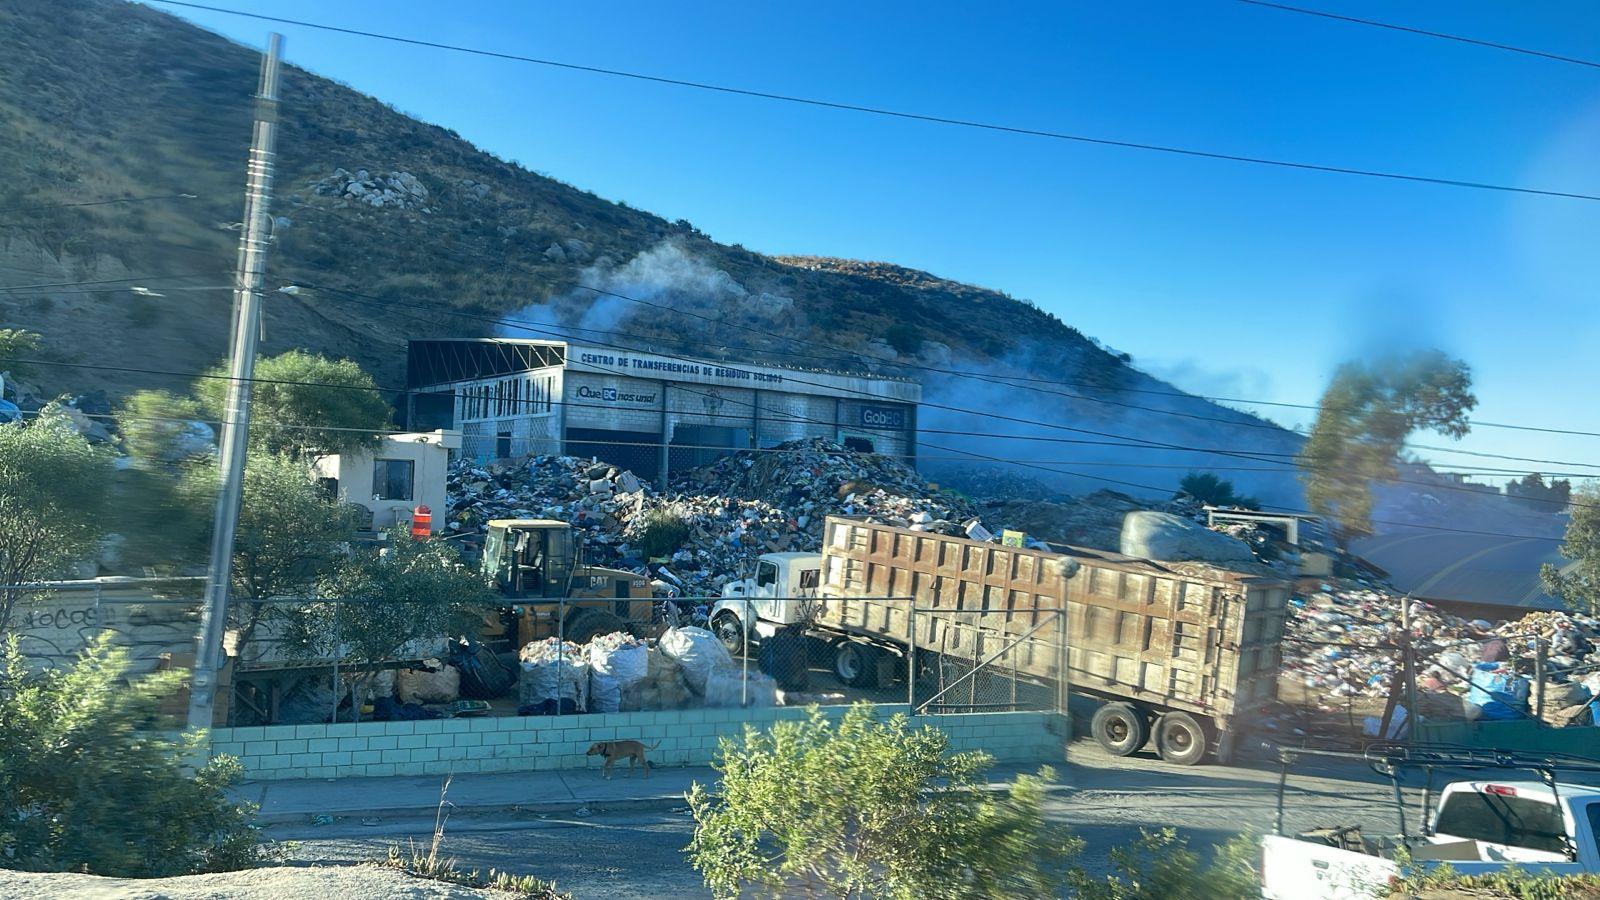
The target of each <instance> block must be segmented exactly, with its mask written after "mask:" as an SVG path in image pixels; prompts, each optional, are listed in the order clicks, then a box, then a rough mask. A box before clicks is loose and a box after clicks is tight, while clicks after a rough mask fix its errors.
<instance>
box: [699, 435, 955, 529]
mask: <svg viewBox="0 0 1600 900" xmlns="http://www.w3.org/2000/svg"><path fill="white" fill-rule="evenodd" d="M672 489H673V491H674V492H675V493H677V494H679V495H681V496H686V497H688V496H706V495H711V496H717V497H733V498H738V499H741V500H747V501H761V502H764V503H767V504H770V505H772V506H774V507H776V508H780V509H782V510H784V511H785V512H787V513H788V514H789V515H790V516H792V517H794V518H795V519H796V520H801V519H804V520H805V522H806V524H805V525H801V526H800V527H801V528H802V529H804V528H806V527H807V525H809V524H811V523H817V525H818V527H817V528H815V529H812V530H814V531H815V532H816V534H817V536H818V537H819V538H820V536H821V527H820V523H821V521H822V518H823V517H825V516H829V515H846V516H866V517H868V518H870V519H872V520H873V521H875V522H880V523H882V524H885V525H896V526H899V527H901V528H914V529H916V530H918V531H933V532H938V533H940V534H952V535H955V534H962V533H964V532H963V529H964V527H965V524H966V523H967V522H969V521H971V520H972V519H973V518H974V517H975V516H977V512H978V511H977V508H976V506H974V505H973V504H972V503H971V502H970V501H968V500H966V499H964V498H962V497H959V496H956V495H954V494H951V493H948V492H944V491H940V490H939V489H937V488H935V487H933V486H931V485H930V484H928V482H927V481H926V480H924V479H923V477H922V476H921V475H919V474H917V472H916V470H914V469H912V468H910V467H908V466H906V465H903V464H902V463H900V462H899V461H897V460H895V459H893V458H891V457H887V456H879V455H877V454H872V453H857V452H855V451H852V450H847V449H845V448H844V447H841V446H839V445H838V444H835V443H833V442H832V441H827V440H823V439H821V438H811V439H809V440H800V441H790V442H788V443H785V444H779V445H778V446H777V447H773V448H770V449H767V450H759V451H754V450H752V451H744V452H740V453H736V454H733V455H732V456H726V457H723V458H722V459H719V460H717V461H716V462H714V463H712V464H711V465H708V466H704V467H702V468H699V469H692V470H690V471H688V472H685V473H683V474H682V475H680V476H678V477H677V478H675V479H674V480H673V482H672Z"/></svg>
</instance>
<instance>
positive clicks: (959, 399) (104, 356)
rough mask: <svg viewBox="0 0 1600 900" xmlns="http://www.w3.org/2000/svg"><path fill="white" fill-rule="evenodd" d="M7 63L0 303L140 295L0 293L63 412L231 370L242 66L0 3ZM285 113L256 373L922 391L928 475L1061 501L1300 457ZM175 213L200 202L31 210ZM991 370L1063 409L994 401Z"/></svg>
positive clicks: (973, 319) (147, 37)
mask: <svg viewBox="0 0 1600 900" xmlns="http://www.w3.org/2000/svg"><path fill="white" fill-rule="evenodd" d="M0 59H4V60H5V62H4V66H3V69H0V210H3V209H14V208H17V207H22V209H14V211H13V212H10V213H0V287H5V286H19V285H31V284H41V283H50V282H57V283H59V282H80V283H81V282H108V281H109V280H110V279H129V280H126V281H122V282H118V283H101V284H91V285H80V286H63V287H59V288H55V289H51V290H48V291H42V292H41V291H18V292H3V291H0V322H4V323H6V325H7V326H9V327H18V326H20V327H26V328H31V329H34V330H37V331H40V332H41V333H43V334H44V336H45V338H46V352H48V353H51V354H54V355H55V357H56V358H57V361H58V362H68V363H76V364H78V366H79V367H77V368H73V367H63V366H59V365H58V366H55V367H50V368H49V370H48V371H44V370H40V380H41V385H40V386H41V389H43V390H47V391H49V392H50V393H52V394H53V393H57V392H62V391H79V390H84V389H91V388H100V389H104V390H106V391H108V392H109V393H110V394H112V395H113V396H120V395H125V394H127V393H128V392H130V391H131V390H134V389H136V388H141V387H166V388H177V387H182V386H184V385H186V384H187V383H188V382H189V381H190V380H191V378H190V377H189V376H190V374H191V373H196V372H200V371H203V370H205V369H206V368H208V367H209V366H211V365H213V364H215V363H216V362H217V361H218V360H219V359H221V358H222V357H223V356H224V355H225V352H226V344H227V340H226V331H227V327H228V324H229V318H230V297H229V293H228V290H227V285H228V284H229V282H230V281H231V273H232V268H233V264H234V257H235V254H236V252H237V241H238V231H237V228H238V225H237V223H238V220H239V218H240V210H241V207H242V190H243V182H244V162H245V158H246V154H247V148H248V143H249V138H250V131H251V101H250V97H251V94H252V93H253V92H254V90H255V86H256V80H257V77H258V68H259V62H260V57H259V54H258V53H257V52H256V51H255V50H253V49H250V48H247V47H244V46H240V45H238V44H235V43H232V42H230V41H228V40H226V39H224V38H222V37H220V36H218V35H215V34H213V33H210V32H207V31H205V30H203V29H200V28H197V27H195V26H193V25H190V24H188V23H186V22H184V21H182V20H180V19H177V18H175V17H173V16H170V15H167V14H166V13H164V12H161V11H158V10H156V9H152V8H149V7H144V6H135V5H132V4H129V3H126V2H123V0H58V2H53V3H50V4H43V3H38V2H34V0H0ZM281 94H282V120H281V121H282V128H281V130H280V137H279V143H278V160H277V191H276V198H275V202H274V206H273V212H274V214H275V215H276V216H277V217H278V219H277V226H276V228H275V231H274V241H275V243H274V246H273V250H272V254H271V260H270V266H269V279H268V284H269V286H270V287H272V288H276V287H278V286H282V285H288V284H295V285H299V286H300V287H301V290H300V291H298V292H297V293H295V294H293V295H290V294H284V293H271V294H269V295H268V298H267V302H266V310H267V312H266V325H265V339H264V343H263V345H262V352H263V353H266V354H275V353H279V352H282V351H284V350H287V349H290V348H295V347H299V348H305V349H308V350H312V351H316V352H321V353H324V354H328V355H333V356H342V357H348V358H351V359H354V360H356V361H357V362H359V363H360V364H361V365H362V366H363V367H364V368H366V369H367V370H368V371H370V372H371V373H373V375H374V377H375V378H376V380H377V382H378V383H379V384H380V385H385V386H390V385H399V384H401V383H402V382H403V378H404V371H403V367H404V353H403V348H404V344H405V340H406V339H407V338H413V337H439V336H447V335H488V334H502V335H507V336H519V337H552V336H558V335H561V334H568V335H576V336H581V337H582V338H583V339H585V340H588V341H591V342H596V343H609V344H613V345H617V346H619V347H621V348H634V347H641V346H643V345H646V344H650V345H653V348H654V349H657V350H660V351H666V352H671V351H673V350H674V349H683V350H684V351H685V352H692V353H695V354H696V355H701V356H705V355H711V356H722V357H725V358H729V359H735V360H737V359H749V360H752V361H760V362H767V363H783V364H791V365H801V366H811V367H821V368H835V369H837V368H849V369H869V370H878V371H887V372H890V373H894V374H902V375H911V376H914V377H917V378H918V379H919V380H921V381H923V383H924V385H925V388H926V396H927V399H928V405H927V406H926V407H925V409H924V415H923V416H922V417H921V418H920V419H919V421H920V422H921V424H922V426H923V427H924V428H935V429H941V430H942V431H943V433H944V434H945V435H947V436H946V437H944V438H942V441H941V442H934V441H930V442H929V446H930V448H932V450H931V452H929V453H927V454H926V455H925V457H924V459H925V461H926V462H928V463H929V464H930V465H931V464H933V463H934V462H935V460H936V459H938V457H939V456H941V455H943V456H945V457H946V458H949V457H951V456H952V452H947V451H948V450H949V448H956V450H955V451H954V454H953V455H955V456H960V455H961V454H965V453H979V454H981V455H983V456H986V457H989V458H993V457H1022V458H1030V459H1034V460H1040V459H1043V460H1046V461H1048V460H1050V459H1052V458H1069V459H1076V460H1079V461H1082V460H1085V459H1089V460H1090V461H1091V462H1092V463H1093V464H1095V465H1099V466H1102V468H1097V469H1094V470H1092V471H1093V474H1094V475H1096V476H1097V477H1093V478H1089V477H1085V478H1078V479H1077V480H1076V481H1074V482H1073V484H1072V486H1073V488H1074V489H1076V490H1093V489H1095V488H1100V487H1105V486H1107V484H1108V482H1107V481H1106V480H1105V479H1106V478H1107V477H1109V478H1113V479H1116V478H1119V477H1120V478H1121V479H1122V480H1123V481H1135V482H1148V481H1151V480H1154V481H1155V482H1156V483H1157V484H1158V485H1164V484H1170V485H1171V486H1173V487H1175V486H1176V483H1177V480H1178V478H1179V477H1181V475H1182V474H1183V470H1184V468H1185V467H1187V466H1189V465H1193V466H1196V467H1199V466H1202V465H1203V464H1204V463H1205V462H1206V461H1207V460H1206V458H1205V457H1203V456H1196V455H1194V454H1192V453H1189V454H1182V453H1179V454H1177V455H1172V454H1166V455H1163V454H1160V453H1155V454H1153V453H1149V452H1137V453H1133V454H1132V455H1131V456H1132V459H1130V460H1129V461H1137V462H1139V463H1143V464H1145V465H1146V468H1145V469H1142V470H1139V469H1136V470H1132V471H1131V473H1120V474H1119V473H1118V472H1117V471H1115V470H1111V469H1107V468H1103V467H1104V466H1106V465H1107V464H1108V461H1110V462H1111V463H1114V464H1118V465H1120V464H1121V463H1122V462H1123V461H1124V459H1125V458H1129V457H1130V454H1129V453H1128V452H1127V451H1126V450H1125V449H1122V446H1125V445H1119V442H1120V441H1122V440H1124V438H1123V437H1122V436H1127V435H1136V436H1137V438H1138V439H1140V440H1145V441H1151V440H1154V441H1158V442H1166V443H1168V444H1175V445H1182V446H1186V447H1193V446H1211V447H1231V448H1244V449H1249V450H1260V451H1263V452H1268V453H1272V454H1274V457H1273V458H1275V459H1287V458H1288V457H1290V456H1292V454H1293V452H1294V451H1295V450H1296V449H1297V447H1298V442H1299V438H1298V436H1296V435H1294V434H1292V433H1290V432H1286V431H1283V430H1281V429H1278V428H1276V427H1275V426H1272V425H1270V424H1269V423H1265V422H1263V421H1262V420H1260V419H1256V418H1254V417H1252V416H1249V415H1247V414H1245V413H1241V412H1239V411H1236V410H1232V409H1226V408H1222V407H1219V406H1216V405H1214V404H1211V403H1208V402H1206V401H1203V400H1200V399H1198V398H1193V397H1188V396H1183V395H1181V394H1174V393H1172V388H1171V387H1170V386H1169V385H1166V384H1164V383H1162V382H1160V381H1158V380H1156V379H1153V378H1151V377H1149V376H1147V375H1145V374H1143V373H1141V372H1139V371H1137V370H1136V369H1134V368H1133V367H1132V366H1131V365H1130V364H1129V363H1130V360H1129V358H1128V357H1127V356H1126V355H1120V354H1116V353H1113V352H1110V351H1108V350H1106V349H1105V348H1103V347H1102V346H1101V345H1100V344H1099V343H1098V342H1097V341H1095V340H1093V339H1091V338H1088V337H1086V336H1084V335H1082V334H1080V333H1079V332H1078V331H1076V330H1075V329H1073V328H1071V327H1070V326H1068V325H1067V324H1065V323H1063V322H1062V321H1061V320H1060V319H1058V318H1057V317H1055V316H1053V315H1051V314H1049V313H1046V312H1044V311H1042V310H1040V309H1039V308H1038V307H1037V306H1035V305H1033V304H1032V303H1029V302H1027V301H1024V300H1018V299H1015V298H1012V297H1010V296H1008V295H1006V294H1004V293H1002V292H999V291H994V290H989V289H986V288H982V287H975V286H972V285H967V284H960V283H957V282H953V281H948V280H945V279H942V278H939V277H937V276H935V275H932V274H929V273H927V272H922V271H917V270H913V269H909V268H905V267H902V266H896V265H893V264H889V263H877V262H859V261H853V260H843V259H833V258H820V257H811V256H776V257H774V256H766V255H762V254H759V253H754V252H751V251H749V250H746V249H744V248H743V247H740V246H738V245H727V244H721V243H717V242H716V241H713V240H711V239H710V238H709V237H707V236H706V235H704V234H703V233H701V232H700V231H699V230H697V229H696V228H695V227H694V226H693V225H692V224H691V223H689V222H687V221H683V220H679V221H676V222H669V221H667V220H665V219H662V218H661V217H659V216H655V215H651V214H650V213H647V212H644V211H641V210H638V209H634V208H632V207H629V206H627V205H626V204H624V203H613V202H610V201H607V200H603V199H601V198H599V197H597V196H595V195H594V194H592V193H589V192H587V191H584V190H581V189H579V188H576V187H573V186H571V185H568V184H564V183H562V182H561V181H558V180H556V179H554V178H551V177H548V176H546V175H543V174H540V173H537V172H533V171H529V170H528V169H526V168H523V167H522V166H520V165H517V164H515V163H511V162H507V161H505V160H502V159H499V158H496V157H495V156H493V155H491V154H489V153H486V152H484V151H482V150H479V149H478V148H476V147H474V146H473V145H472V144H470V143H468V142H467V141H466V140H464V139H462V138H461V137H460V136H459V135H457V134H455V133H453V132H451V131H449V130H447V129H444V128H440V127H437V126H434V125H429V124H427V123H424V122H419V121H417V120H415V119H413V118H410V117H408V116H406V115H404V114H402V113H400V112H398V111H397V110H395V109H394V108H393V107H391V106H389V105H387V104H385V103H383V102H381V101H380V100H378V99H375V98H373V97H369V96H366V95H364V94H361V93H359V92H357V91H354V90H352V89H350V88H348V87H346V86H344V85H341V84H338V83H336V82H334V81H331V80H329V79H326V78H322V77H320V76H318V75H315V74H313V73H310V72H307V71H304V70H302V69H299V68H296V67H293V66H289V67H287V69H286V71H285V75H284V78H283V83H282V91H281ZM531 163H532V164H533V165H537V161H536V160H534V161H531ZM178 193H186V194H193V195H194V197H193V198H192V199H177V200H162V201H153V202H140V203H126V204H113V205H97V206H80V207H65V208H53V209H45V210H39V209H33V208H32V207H38V206H50V205H52V204H65V203H77V202H83V201H89V200H97V199H101V198H106V197H118V196H137V197H145V196H154V195H172V194H178ZM580 285H587V286H589V287H591V288H598V289H599V291H600V292H598V293H597V292H596V291H593V290H585V289H584V288H583V287H580ZM135 286H137V287H140V288H144V289H145V290H143V291H133V290H129V288H131V287H135ZM616 295H621V296H620V297H619V296H616ZM1090 299H1092V298H1090ZM636 301H646V302H644V303H640V302H636ZM87 366H95V367H100V368H88V367H87ZM119 367H132V368H135V369H139V370H141V371H139V372H126V371H120V370H119ZM948 369H956V370H960V371H962V372H966V371H981V372H983V373H985V374H986V375H987V376H990V377H989V378H988V379H982V378H971V377H966V376H964V375H960V374H950V373H949V372H941V371H940V370H948ZM162 373H179V374H162ZM1004 374H1021V375H1024V376H1026V377H1029V378H1033V379H1039V378H1041V377H1043V378H1045V379H1061V380H1062V381H1063V382H1064V385H1063V386H1050V385H1040V384H1028V385H1023V386H1017V385H1012V384H1000V383H996V382H995V381H994V380H993V378H992V376H995V375H1004ZM1144 406H1157V407H1160V408H1161V409H1160V411H1159V412H1154V413H1152V412H1151V411H1149V410H1147V409H1140V408H1139V407H1144ZM941 407H943V408H941ZM952 407H960V408H964V409H977V410H994V409H1000V410H1006V411H1008V413H1009V415H1011V417H1012V419H1011V420H1010V421H1008V422H1006V423H1004V424H1001V423H1000V422H998V421H994V420H990V419H986V418H980V417H974V416H970V415H964V414H961V413H957V412H955V411H954V410H953V409H952ZM1173 413H1176V415H1174V414H1173ZM1235 426H1236V427H1235ZM1063 427H1065V428H1068V429H1087V430H1088V431H1090V432H1091V433H1093V434H1097V435H1101V436H1102V437H1100V438H1097V439H1096V440H1098V441H1099V442H1100V443H1102V444H1103V443H1105V441H1108V440H1109V441H1110V442H1111V443H1110V446H1099V445H1097V443H1096V442H1095V441H1090V442H1089V443H1088V444H1066V445H1062V444H1059V443H1056V444H1052V443H1039V442H1034V443H1019V442H1015V441H1011V440H1002V441H998V442H997V441H995V440H992V439H991V434H992V432H994V431H996V430H1005V431H1013V432H1015V431H1024V432H1039V433H1044V432H1048V435H1049V436H1053V437H1057V438H1059V437H1061V436H1063V434H1066V433H1068V432H1063V431H1062V428H1063ZM1070 433H1074V434H1081V433H1082V432H1081V431H1080V432H1070ZM1106 435H1109V436H1110V437H1104V436H1106ZM936 445H942V446H944V447H945V448H946V450H939V449H938V446H936ZM1114 448H1115V449H1114ZM1141 449H1142V450H1144V451H1148V450H1150V449H1152V448H1150V447H1144V448H1141ZM1216 459H1217V460H1228V459H1231V458H1230V457H1217V458H1216ZM1214 461H1215V460H1214ZM1029 472H1030V474H1035V475H1043V474H1044V470H1041V469H1039V468H1038V467H1037V466H1034V467H1033V468H1032V469H1030V470H1029ZM1132 476H1138V477H1132ZM1064 477H1066V476H1064ZM1247 478H1253V479H1254V480H1246V479H1247ZM1068 480H1069V481H1071V480H1072V479H1071V477H1068ZM1239 481H1240V487H1241V489H1244V490H1248V491H1250V492H1251V493H1254V494H1257V495H1258V496H1261V497H1262V498H1263V499H1264V500H1267V501H1269V502H1270V501H1272V500H1273V499H1274V498H1276V499H1278V500H1279V501H1280V502H1292V501H1293V499H1294V497H1295V496H1296V495H1297V493H1298V489H1297V487H1296V486H1295V484H1294V480H1293V476H1292V473H1290V472H1288V471H1287V470H1286V469H1281V468H1280V469H1276V470H1274V471H1272V472H1271V473H1268V474H1264V475H1259V476H1254V475H1249V474H1247V475H1246V476H1242V477H1241V478H1240V479H1239ZM1112 486H1115V487H1117V488H1118V489H1131V488H1130V486H1129V485H1127V484H1113V485H1112Z"/></svg>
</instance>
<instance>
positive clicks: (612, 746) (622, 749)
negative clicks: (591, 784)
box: [584, 741, 661, 778]
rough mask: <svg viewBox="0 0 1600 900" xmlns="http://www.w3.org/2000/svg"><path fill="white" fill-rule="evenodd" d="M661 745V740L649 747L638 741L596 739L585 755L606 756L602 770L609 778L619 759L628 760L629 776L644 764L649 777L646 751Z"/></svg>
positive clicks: (648, 762)
mask: <svg viewBox="0 0 1600 900" xmlns="http://www.w3.org/2000/svg"><path fill="white" fill-rule="evenodd" d="M659 746H661V742H660V741H656V742H655V743H654V744H651V745H650V746H649V747H646V746H645V745H644V744H642V743H640V742H638V741H596V742H594V743H593V744H590V745H589V751H588V752H587V753H585V754H584V755H585V756H603V757H605V760H606V764H605V766H604V768H603V769H602V771H603V772H604V773H605V776H606V777H607V778H610V777H611V767H612V766H613V765H616V762H617V760H619V759H625V760H627V761H628V776H629V777H632V776H633V770H634V768H635V767H636V766H640V765H642V766H644V777H646V778H649V777H650V760H648V759H646V758H645V755H644V751H646V750H654V749H655V748H657V747H659Z"/></svg>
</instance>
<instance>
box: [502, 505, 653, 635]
mask: <svg viewBox="0 0 1600 900" xmlns="http://www.w3.org/2000/svg"><path fill="white" fill-rule="evenodd" d="M582 550H583V545H582V542H581V541H579V540H578V539H577V536H576V535H574V534H573V531H572V526H571V525H569V524H567V523H566V522H559V521H556V520H554V519H494V520H492V521H491V522H490V523H489V531H488V534H487V535H486V536H485V538H484V544H483V571H484V574H485V575H487V576H489V577H490V578H492V579H493V580H494V584H495V586H496V587H497V588H499V590H500V592H501V593H502V594H503V595H504V596H505V597H506V599H507V600H509V601H511V602H512V603H513V604H514V605H515V606H516V607H519V612H520V614H519V615H518V617H517V641H516V643H517V646H518V647H521V646H522V645H523V644H526V643H528V642H529V641H536V640H542V639H544V638H547V637H551V636H554V635H557V634H560V635H562V636H564V637H565V638H566V639H567V640H569V641H573V642H574V643H578V644H583V643H587V642H588V641H589V640H590V639H591V638H593V637H594V636H595V635H600V634H610V633H612V632H613V631H631V632H633V633H635V634H641V633H642V630H643V629H644V628H645V627H646V626H648V625H649V623H650V615H651V610H652V608H653V605H654V600H653V599H652V596H653V595H652V593H651V590H650V581H649V579H647V578H645V577H644V576H642V575H639V574H637V573H634V572H628V571H624V570H622V569H605V568H601V567H599V566H585V565H584V564H583V552H582ZM563 600H565V601H566V602H565V603H563V602H561V601H563ZM563 610H565V612H564V615H565V620H564V621H563V619H562V616H563ZM630 626H631V627H630Z"/></svg>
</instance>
